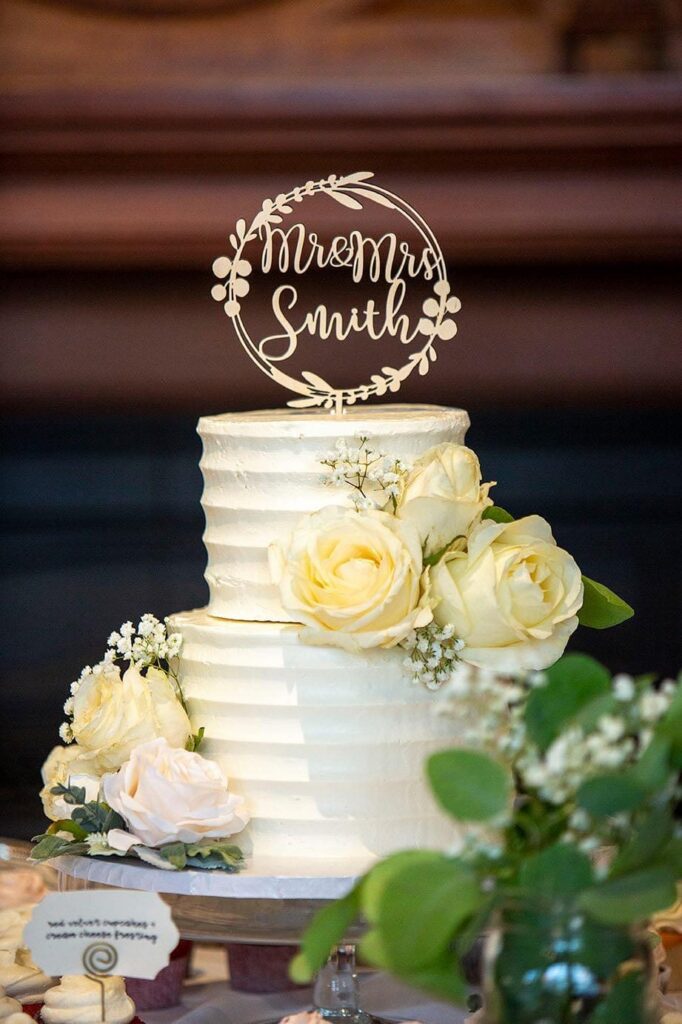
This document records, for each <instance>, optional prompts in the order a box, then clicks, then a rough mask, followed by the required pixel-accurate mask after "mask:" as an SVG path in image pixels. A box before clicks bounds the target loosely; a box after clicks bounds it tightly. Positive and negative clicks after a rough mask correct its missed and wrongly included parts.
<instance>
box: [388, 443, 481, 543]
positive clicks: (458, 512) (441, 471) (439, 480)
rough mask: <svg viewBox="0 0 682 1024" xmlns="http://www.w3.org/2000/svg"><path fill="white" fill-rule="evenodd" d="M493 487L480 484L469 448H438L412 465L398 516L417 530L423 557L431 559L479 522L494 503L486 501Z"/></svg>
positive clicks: (476, 464)
mask: <svg viewBox="0 0 682 1024" xmlns="http://www.w3.org/2000/svg"><path fill="white" fill-rule="evenodd" d="M493 486H494V485H493V484H492V483H487V484H484V483H481V466H480V463H479V461H478V457H477V455H476V453H475V452H472V450H471V448H467V447H465V445H463V444H449V443H446V444H439V445H436V447H435V448H431V449H430V451H428V452H426V453H425V454H424V455H422V457H421V458H420V459H418V460H417V461H416V462H415V464H414V466H413V468H412V470H411V471H410V473H409V475H408V477H407V480H406V481H405V487H404V489H403V493H402V495H401V497H400V501H399V504H398V510H397V515H398V516H399V517H400V519H402V520H403V521H405V522H409V523H412V525H413V526H415V527H416V529H417V532H418V533H419V539H420V541H421V543H422V545H423V546H424V547H425V552H426V555H427V556H428V555H432V554H434V553H436V552H438V551H441V550H442V549H443V548H444V547H445V546H446V545H448V544H450V543H451V542H452V541H453V540H454V539H455V538H456V537H462V536H464V535H465V534H466V533H468V531H469V530H470V529H471V527H472V526H473V524H474V523H476V522H478V521H479V520H480V518H481V514H482V513H483V511H484V510H485V509H486V508H488V506H489V505H492V503H493V502H492V499H491V498H489V497H488V491H489V490H490V488H491V487H493Z"/></svg>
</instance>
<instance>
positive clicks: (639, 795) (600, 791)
mask: <svg viewBox="0 0 682 1024" xmlns="http://www.w3.org/2000/svg"><path fill="white" fill-rule="evenodd" d="M576 798H577V801H578V804H579V805H580V807H582V808H583V809H584V810H586V811H587V813H588V814H591V815H592V817H593V818H607V817H610V816H611V815H613V814H621V813H622V812H623V811H632V810H634V808H635V807H639V806H640V804H642V803H643V802H644V801H645V800H646V798H647V790H646V789H645V788H644V786H643V785H642V784H641V782H639V781H638V780H637V779H636V778H635V777H634V776H633V775H632V773H631V772H630V773H626V772H623V773H621V774H619V773H618V772H608V773H606V774H604V775H595V776H594V777H593V778H591V779H587V780H586V781H585V782H583V784H582V785H581V786H580V788H579V789H578V792H577V794H576Z"/></svg>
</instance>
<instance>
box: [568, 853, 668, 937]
mask: <svg viewBox="0 0 682 1024" xmlns="http://www.w3.org/2000/svg"><path fill="white" fill-rule="evenodd" d="M676 898H677V889H676V886H675V875H674V873H673V871H672V870H671V869H670V868H669V867H667V866H665V865H655V866H653V867H648V868H642V869H641V870H639V871H633V872H630V873H629V874H627V875H622V876H621V877H620V878H611V879H607V880H606V881H605V882H601V883H600V884H599V885H595V886H593V887H592V888H591V889H588V890H586V891H585V892H584V893H582V895H581V896H580V898H579V903H580V906H581V907H582V909H583V910H585V911H586V912H587V913H588V914H590V915H591V916H592V917H594V918H595V919H596V920H597V921H602V922H604V923H605V924H616V925H617V924H632V922H633V921H644V920H646V919H647V918H648V917H650V916H651V915H652V914H655V913H656V911H657V910H664V909H665V908H666V907H669V906H671V905H672V904H673V903H674V902H675V899H676Z"/></svg>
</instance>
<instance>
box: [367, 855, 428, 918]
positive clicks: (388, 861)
mask: <svg viewBox="0 0 682 1024" xmlns="http://www.w3.org/2000/svg"><path fill="white" fill-rule="evenodd" d="M442 856H443V855H442V853H440V852H437V851H435V850H400V851H399V852H398V853H392V854H391V855H390V856H389V857H386V858H385V859H384V860H381V861H379V863H378V864H375V865H374V867H373V868H371V870H370V871H368V872H367V874H366V875H365V877H364V879H363V883H362V914H363V917H365V918H366V919H367V920H368V921H369V923H370V924H376V922H377V921H378V919H379V907H380V905H381V899H382V896H383V894H384V890H385V889H386V887H387V886H389V885H390V884H391V882H392V880H393V878H394V876H395V875H397V874H398V872H399V871H401V870H402V869H403V868H404V867H406V866H409V867H422V866H424V865H426V866H428V865H430V864H436V863H439V862H440V861H441V859H442Z"/></svg>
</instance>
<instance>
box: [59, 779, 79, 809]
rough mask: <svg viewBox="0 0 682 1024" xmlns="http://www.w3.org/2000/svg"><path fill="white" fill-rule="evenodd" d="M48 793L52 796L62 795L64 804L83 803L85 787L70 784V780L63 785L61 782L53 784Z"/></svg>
mask: <svg viewBox="0 0 682 1024" xmlns="http://www.w3.org/2000/svg"><path fill="white" fill-rule="evenodd" d="M50 793H52V795H53V796H63V797H64V803H65V804H74V805H77V804H84V803H85V788H84V787H83V786H72V785H71V782H70V781H69V784H68V785H67V786H63V785H62V784H61V783H59V785H57V786H53V787H52V789H51V790H50Z"/></svg>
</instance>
